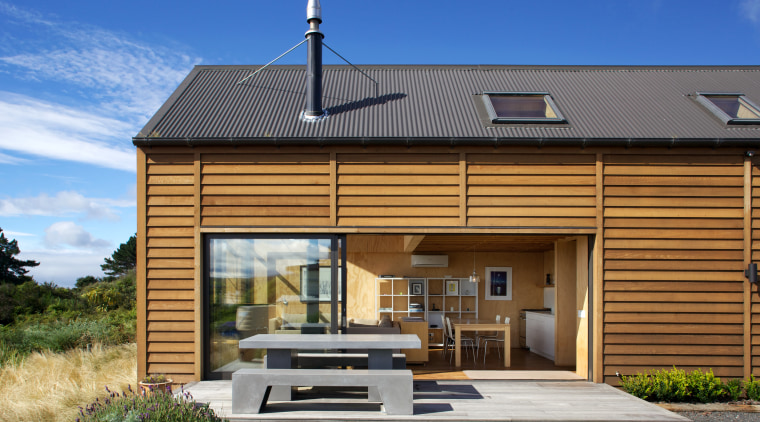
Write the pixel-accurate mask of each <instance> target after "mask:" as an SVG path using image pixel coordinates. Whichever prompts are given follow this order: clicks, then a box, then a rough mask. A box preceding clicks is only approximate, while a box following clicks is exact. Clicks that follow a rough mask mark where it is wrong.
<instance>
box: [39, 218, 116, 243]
mask: <svg viewBox="0 0 760 422" xmlns="http://www.w3.org/2000/svg"><path fill="white" fill-rule="evenodd" d="M45 244H46V245H47V246H48V247H50V248H54V249H58V248H65V247H66V246H69V247H73V248H76V249H85V250H93V249H102V248H108V247H109V246H110V243H109V242H108V241H107V240H103V239H95V238H94V237H92V235H91V234H90V233H89V232H88V231H87V230H85V229H84V227H82V226H80V225H77V224H75V223H73V222H71V221H60V222H58V223H53V224H52V225H51V226H50V227H48V228H46V229H45Z"/></svg>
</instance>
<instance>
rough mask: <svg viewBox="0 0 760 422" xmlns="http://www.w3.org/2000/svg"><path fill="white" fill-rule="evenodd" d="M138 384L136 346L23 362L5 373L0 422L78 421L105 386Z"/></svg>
mask: <svg viewBox="0 0 760 422" xmlns="http://www.w3.org/2000/svg"><path fill="white" fill-rule="evenodd" d="M0 353H2V352H1V351H0ZM136 380H137V346H136V345H135V344H134V343H131V344H125V345H120V346H110V347H104V346H100V345H94V346H93V347H91V348H90V350H89V351H88V350H83V349H73V350H69V351H67V352H64V353H53V352H49V351H48V352H35V353H32V354H30V355H28V356H26V357H18V358H17V359H15V361H14V360H10V361H9V362H7V364H6V365H5V366H4V367H2V368H0V403H3V406H0V421H42V422H57V421H73V420H74V419H75V418H76V417H77V415H78V414H79V409H78V407H77V406H82V407H84V406H86V405H87V404H89V403H91V402H93V401H95V398H96V397H101V396H102V395H103V394H104V391H105V387H106V386H108V387H109V388H110V389H111V390H115V391H121V390H126V389H127V387H128V385H129V384H132V385H134V384H135V382H136Z"/></svg>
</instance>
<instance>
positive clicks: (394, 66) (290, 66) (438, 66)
mask: <svg viewBox="0 0 760 422" xmlns="http://www.w3.org/2000/svg"><path fill="white" fill-rule="evenodd" d="M356 66H358V67H361V68H371V69H478V70H490V69H499V70H504V69H512V70H598V71H609V70H629V71H641V70H751V71H758V70H760V65H750V64H748V65H556V64H555V65H534V64H515V65H511V64H357V65H356ZM261 67H263V65H261V64H250V65H196V66H195V67H194V68H193V70H194V71H203V70H256V69H258V68H261ZM305 67H306V64H284V65H271V66H268V67H267V69H272V70H275V69H303V68H305ZM322 67H323V68H325V69H344V68H345V69H350V68H351V66H348V65H345V64H329V65H328V64H326V65H323V66H322Z"/></svg>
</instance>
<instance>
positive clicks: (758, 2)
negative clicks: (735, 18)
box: [739, 0, 760, 23]
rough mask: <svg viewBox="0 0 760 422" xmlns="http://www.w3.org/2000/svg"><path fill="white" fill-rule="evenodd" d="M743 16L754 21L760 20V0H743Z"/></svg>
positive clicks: (740, 6)
mask: <svg viewBox="0 0 760 422" xmlns="http://www.w3.org/2000/svg"><path fill="white" fill-rule="evenodd" d="M739 9H740V10H741V12H742V16H744V17H745V18H747V19H749V20H751V21H752V22H755V23H757V22H760V0H742V2H741V3H740V4H739Z"/></svg>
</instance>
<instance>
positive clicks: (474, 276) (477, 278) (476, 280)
mask: <svg viewBox="0 0 760 422" xmlns="http://www.w3.org/2000/svg"><path fill="white" fill-rule="evenodd" d="M479 282H480V276H479V275H478V273H477V272H475V247H473V248H472V275H471V276H470V283H479Z"/></svg>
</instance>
